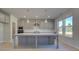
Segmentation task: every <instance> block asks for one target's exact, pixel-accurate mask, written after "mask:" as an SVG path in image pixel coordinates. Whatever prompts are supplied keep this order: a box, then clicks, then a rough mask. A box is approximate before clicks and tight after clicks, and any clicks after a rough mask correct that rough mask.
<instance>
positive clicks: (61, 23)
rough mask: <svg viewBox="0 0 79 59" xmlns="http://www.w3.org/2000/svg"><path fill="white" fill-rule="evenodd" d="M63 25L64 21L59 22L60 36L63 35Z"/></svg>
mask: <svg viewBox="0 0 79 59" xmlns="http://www.w3.org/2000/svg"><path fill="white" fill-rule="evenodd" d="M62 25H63V22H62V21H59V22H58V27H59V31H58V33H59V34H62Z"/></svg>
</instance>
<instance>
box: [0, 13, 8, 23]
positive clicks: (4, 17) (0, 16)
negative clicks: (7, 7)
mask: <svg viewBox="0 0 79 59" xmlns="http://www.w3.org/2000/svg"><path fill="white" fill-rule="evenodd" d="M0 22H3V23H9V16H8V15H6V14H4V13H2V12H0Z"/></svg>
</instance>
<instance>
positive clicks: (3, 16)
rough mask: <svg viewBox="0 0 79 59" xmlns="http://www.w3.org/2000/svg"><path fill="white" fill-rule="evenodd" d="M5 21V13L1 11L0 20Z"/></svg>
mask: <svg viewBox="0 0 79 59" xmlns="http://www.w3.org/2000/svg"><path fill="white" fill-rule="evenodd" d="M4 21H5V15H4V14H2V13H0V22H4Z"/></svg>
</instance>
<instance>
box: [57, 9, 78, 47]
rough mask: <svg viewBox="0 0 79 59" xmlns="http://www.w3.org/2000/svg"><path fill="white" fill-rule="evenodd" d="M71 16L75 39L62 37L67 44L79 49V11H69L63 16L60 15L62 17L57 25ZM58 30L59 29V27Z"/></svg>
mask: <svg viewBox="0 0 79 59" xmlns="http://www.w3.org/2000/svg"><path fill="white" fill-rule="evenodd" d="M70 15H71V16H73V37H72V38H69V37H65V36H63V35H62V36H61V37H63V40H64V42H65V43H67V44H69V45H71V46H73V47H75V48H79V9H69V10H67V11H66V12H64V13H63V14H62V15H60V17H58V18H57V20H56V25H57V22H58V20H64V19H65V18H66V17H67V16H70ZM56 29H58V27H57V26H56Z"/></svg>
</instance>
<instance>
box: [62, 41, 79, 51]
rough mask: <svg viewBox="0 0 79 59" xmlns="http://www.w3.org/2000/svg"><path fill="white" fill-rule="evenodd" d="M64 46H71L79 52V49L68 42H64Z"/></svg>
mask: <svg viewBox="0 0 79 59" xmlns="http://www.w3.org/2000/svg"><path fill="white" fill-rule="evenodd" d="M63 44H64V45H66V46H69V47H71V48H73V49H76V50H77V51H79V48H76V47H74V46H72V45H70V44H67V43H66V42H63Z"/></svg>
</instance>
